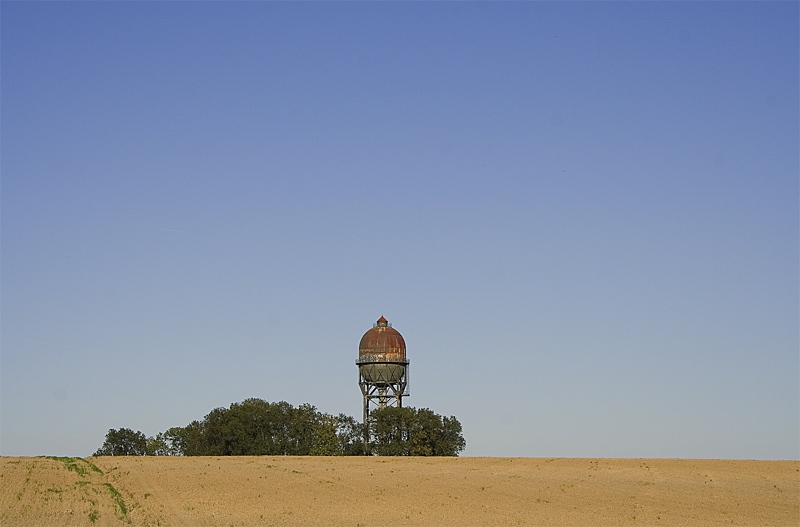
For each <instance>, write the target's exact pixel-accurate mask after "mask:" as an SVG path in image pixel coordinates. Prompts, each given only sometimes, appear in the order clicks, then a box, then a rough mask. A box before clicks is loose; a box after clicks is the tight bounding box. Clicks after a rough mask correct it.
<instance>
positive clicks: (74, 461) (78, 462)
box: [44, 456, 103, 476]
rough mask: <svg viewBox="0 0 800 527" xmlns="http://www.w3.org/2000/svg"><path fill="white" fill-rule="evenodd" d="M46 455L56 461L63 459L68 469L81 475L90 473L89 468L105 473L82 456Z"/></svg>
mask: <svg viewBox="0 0 800 527" xmlns="http://www.w3.org/2000/svg"><path fill="white" fill-rule="evenodd" d="M44 457H45V458H47V459H52V460H54V461H61V462H62V463H64V466H65V467H66V468H67V470H69V471H72V472H76V473H78V475H80V476H85V475H86V474H88V471H89V470H92V471H94V472H99V473H100V474H102V473H103V471H102V470H100V469H99V468H97V465H95V464H94V463H92V462H91V461H87V460H85V459H83V458H81V457H58V456H44ZM84 465H86V466H84ZM87 469H88V470H87Z"/></svg>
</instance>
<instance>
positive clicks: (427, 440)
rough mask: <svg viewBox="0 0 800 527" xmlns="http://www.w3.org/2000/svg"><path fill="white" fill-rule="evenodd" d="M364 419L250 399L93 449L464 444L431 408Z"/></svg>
mask: <svg viewBox="0 0 800 527" xmlns="http://www.w3.org/2000/svg"><path fill="white" fill-rule="evenodd" d="M367 425H368V426H365V424H364V423H359V422H358V421H356V420H355V419H354V418H352V417H350V416H347V415H344V414H339V415H337V416H334V415H331V414H326V413H322V412H319V411H317V409H316V408H315V407H314V406H312V405H310V404H302V405H300V406H298V407H294V406H292V405H291V404H289V403H287V402H285V401H281V402H278V403H270V402H267V401H264V400H261V399H255V398H253V399H246V400H244V401H242V402H240V403H233V404H231V405H230V407H229V408H216V409H214V410H212V411H211V412H209V414H208V415H206V416H205V417H204V418H203V419H202V420H200V421H192V422H191V423H189V424H188V425H186V426H184V427H173V428H170V429H168V430H166V431H164V432H160V433H158V434H156V435H155V436H153V437H146V436H145V435H144V434H143V433H142V432H138V431H133V430H131V429H129V428H120V429H118V430H115V429H113V428H112V429H110V430H109V431H108V433H107V434H106V438H105V441H104V443H103V446H101V447H100V448H99V449H97V451H96V452H95V453H94V455H95V456H261V455H268V456H281V455H283V456H363V455H380V456H457V455H458V454H459V453H460V452H462V451H463V450H464V448H465V447H466V441H465V440H464V436H463V435H462V431H461V423H459V422H458V419H456V418H455V417H454V416H450V417H442V416H440V415H438V414H436V413H434V412H433V411H431V410H430V409H428V408H423V409H416V408H394V407H386V408H382V409H379V410H376V411H374V412H373V413H372V414H371V415H370V418H369V422H368V423H367Z"/></svg>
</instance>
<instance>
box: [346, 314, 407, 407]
mask: <svg viewBox="0 0 800 527" xmlns="http://www.w3.org/2000/svg"><path fill="white" fill-rule="evenodd" d="M356 364H357V365H358V385H359V386H360V387H361V393H362V394H363V395H364V423H366V422H367V418H369V414H370V411H372V410H374V409H379V408H385V407H386V406H396V407H398V408H400V407H402V406H403V397H405V396H407V395H409V393H408V360H407V359H406V341H405V340H403V335H401V334H400V332H399V331H397V330H396V329H394V328H393V327H392V325H391V324H389V321H388V320H386V319H385V318H383V316H381V318H379V319H378V322H376V323H375V325H374V326H372V329H370V330H369V331H367V332H366V333H364V336H363V337H361V342H360V343H359V345H358V360H357V361H356Z"/></svg>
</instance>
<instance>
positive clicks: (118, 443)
mask: <svg viewBox="0 0 800 527" xmlns="http://www.w3.org/2000/svg"><path fill="white" fill-rule="evenodd" d="M146 454H147V438H146V437H145V435H144V434H143V433H141V432H134V431H133V430H131V429H130V428H120V429H119V430H114V429H113V428H111V429H110V430H109V431H108V433H107V434H106V440H105V441H104V442H103V446H101V447H100V448H98V449H97V451H96V452H95V453H94V454H93V455H95V456H144V455H146Z"/></svg>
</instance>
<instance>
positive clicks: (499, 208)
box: [0, 1, 800, 459]
mask: <svg viewBox="0 0 800 527" xmlns="http://www.w3.org/2000/svg"><path fill="white" fill-rule="evenodd" d="M799 19H800V16H799V13H798V2H780V3H770V2H757V3H747V2H735V3H728V2H713V3H700V2H676V3H653V2H647V3H645V2H624V3H583V2H581V3H544V2H530V3H528V2H515V3H495V2H491V3H488V2H487V3H450V2H447V3H300V4H295V3H260V2H246V3H222V2H218V3H213V2H202V3H184V2H171V3H157V2H132V3H128V2H124V3H93V2H59V3H38V2H37V3H29V2H25V3H18V2H9V1H4V2H2V3H1V4H0V21H1V24H2V25H1V27H0V29H1V32H0V35H1V37H0V38H2V48H1V50H0V59H1V62H0V64H1V66H2V69H1V71H0V73H1V75H0V83H1V84H0V88H1V91H0V96H1V99H0V110H1V112H2V113H0V117H1V125H2V127H1V129H0V132H1V133H2V136H1V139H2V158H1V159H2V161H1V163H2V164H1V165H0V168H1V169H2V180H0V184H1V186H0V190H1V193H0V195H1V196H2V202H1V204H2V237H1V241H2V253H1V254H2V269H1V271H2V274H1V279H2V289H1V293H2V295H1V297H0V298H1V307H2V311H1V316H2V318H1V320H2V327H1V328H0V329H2V334H1V337H0V338H1V339H2V340H1V341H0V343H1V344H2V355H1V356H0V357H1V359H2V363H1V366H2V370H1V371H2V373H1V378H0V379H1V381H2V384H1V385H0V396H1V399H0V410H1V413H0V417H1V420H0V424H1V425H2V426H1V428H0V454H2V455H39V454H48V455H50V454H52V455H88V454H91V453H92V452H93V451H94V450H95V449H96V448H98V447H99V446H100V445H101V444H102V441H103V438H104V436H105V433H106V431H107V430H108V429H109V428H120V427H126V428H133V429H134V430H141V431H142V432H144V433H145V434H147V435H154V434H156V433H157V432H160V431H163V430H165V429H167V428H169V427H171V426H184V425H186V424H188V423H189V422H190V421H192V420H194V419H201V418H202V417H203V416H204V415H205V414H206V413H208V412H209V411H210V410H212V409H213V408H216V407H220V406H228V405H230V404H231V403H232V402H236V401H241V400H243V399H245V398H248V397H258V398H262V399H265V400H268V401H280V400H286V401H288V402H290V403H292V404H294V405H298V404H301V403H304V402H309V403H311V404H314V405H315V406H316V407H317V408H318V409H319V410H321V411H324V412H329V413H334V414H338V413H340V412H342V413H346V414H349V415H352V416H356V417H360V415H361V393H360V391H359V388H358V385H357V370H356V366H355V364H354V361H355V359H356V358H357V355H358V342H359V340H360V338H361V336H362V334H363V333H364V332H365V331H367V330H368V329H369V328H371V327H372V324H373V323H374V322H375V321H376V320H377V319H378V317H380V316H381V315H384V316H386V318H388V319H389V321H390V322H391V323H392V324H393V325H394V327H395V328H396V329H397V330H399V331H400V332H401V333H402V334H403V335H404V337H405V340H406V343H407V346H408V358H409V359H410V360H411V373H410V377H411V397H410V398H409V399H407V400H406V404H408V405H411V406H416V407H429V408H431V409H432V410H434V411H435V412H437V413H439V414H443V415H455V416H456V417H457V418H458V419H459V420H460V421H461V423H462V425H463V428H464V435H465V437H466V439H467V450H466V451H465V455H475V456H566V457H584V456H585V457H595V456H597V457H601V456H602V457H697V458H757V459H764V458H766V459H798V458H800V359H799V358H798V355H799V352H798V338H799V337H798V320H799V317H800V313H799V308H798V290H799V287H800V286H799V284H798V262H799V258H800V255H799V251H798V239H799V236H798V223H799V215H798V194H799V193H798V173H799V172H800V168H799V166H798V158H799V156H800V153H799V149H798V144H799V143H800V138H799V137H798V135H799V133H798V129H799V128H800V126H799V122H800V119H799V117H798V115H799V110H798V101H799V100H800V95H799V93H798V91H799V90H798V86H800V81H799V80H798V64H800V58H799V56H798V48H799V46H798V42H799V37H798V20H799Z"/></svg>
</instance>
